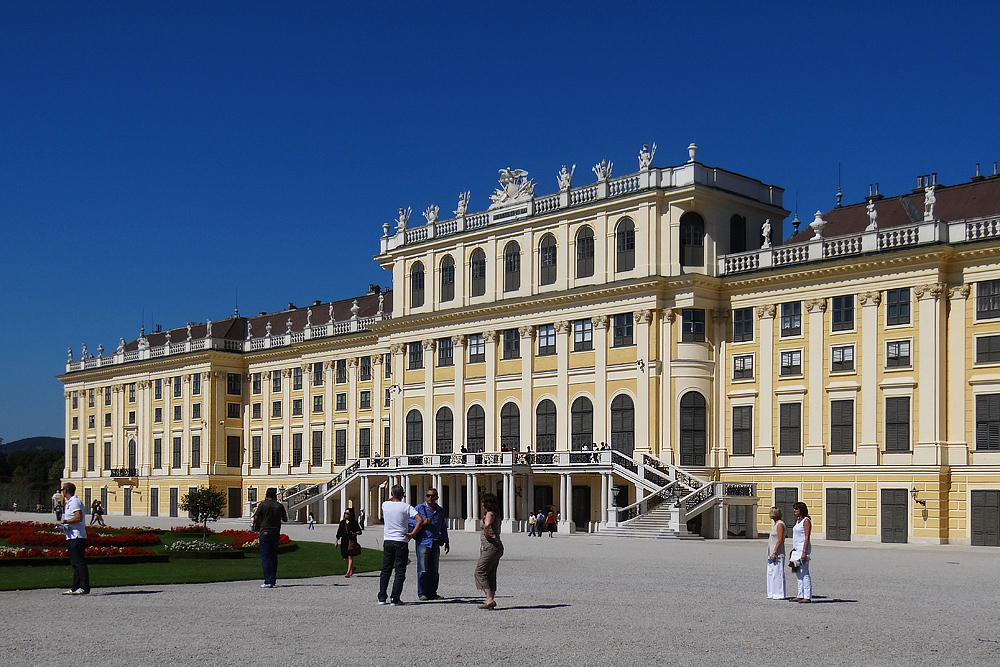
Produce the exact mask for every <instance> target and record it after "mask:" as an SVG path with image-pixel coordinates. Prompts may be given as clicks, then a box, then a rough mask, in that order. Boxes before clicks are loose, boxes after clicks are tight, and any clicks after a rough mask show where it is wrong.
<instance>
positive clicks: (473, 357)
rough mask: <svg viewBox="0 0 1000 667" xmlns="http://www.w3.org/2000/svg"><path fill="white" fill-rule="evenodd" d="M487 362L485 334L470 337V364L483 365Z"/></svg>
mask: <svg viewBox="0 0 1000 667" xmlns="http://www.w3.org/2000/svg"><path fill="white" fill-rule="evenodd" d="M484 361H486V339H485V338H483V334H472V335H471V336H469V363H470V364H481V363H483V362H484Z"/></svg>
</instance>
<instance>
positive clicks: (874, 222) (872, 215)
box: [865, 199, 878, 232]
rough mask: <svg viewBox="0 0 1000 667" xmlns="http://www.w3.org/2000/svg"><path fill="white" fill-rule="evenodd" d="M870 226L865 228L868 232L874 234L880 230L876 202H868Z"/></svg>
mask: <svg viewBox="0 0 1000 667" xmlns="http://www.w3.org/2000/svg"><path fill="white" fill-rule="evenodd" d="M868 220H870V222H869V223H868V226H867V227H865V231H866V232H872V231H875V230H876V229H878V211H876V210H875V200H874V199H869V200H868Z"/></svg>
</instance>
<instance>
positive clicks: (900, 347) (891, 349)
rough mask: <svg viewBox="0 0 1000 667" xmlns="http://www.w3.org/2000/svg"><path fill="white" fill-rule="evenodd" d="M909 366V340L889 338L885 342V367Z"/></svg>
mask: <svg viewBox="0 0 1000 667" xmlns="http://www.w3.org/2000/svg"><path fill="white" fill-rule="evenodd" d="M909 366H910V341H908V340H890V341H889V342H887V343H886V344H885V367H886V368H908V367H909Z"/></svg>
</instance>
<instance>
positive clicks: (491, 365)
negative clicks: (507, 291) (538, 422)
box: [476, 330, 500, 516]
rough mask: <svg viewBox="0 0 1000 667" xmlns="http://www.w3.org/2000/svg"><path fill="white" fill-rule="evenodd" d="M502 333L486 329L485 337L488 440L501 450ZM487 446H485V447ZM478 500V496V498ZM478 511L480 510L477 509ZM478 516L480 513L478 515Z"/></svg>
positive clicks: (495, 449) (494, 447) (494, 448)
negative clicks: (499, 384)
mask: <svg viewBox="0 0 1000 667" xmlns="http://www.w3.org/2000/svg"><path fill="white" fill-rule="evenodd" d="M499 336H500V334H499V333H498V332H497V331H493V330H490V331H484V332H483V339H484V340H485V341H486V409H485V410H486V440H487V444H488V443H489V441H490V438H491V437H492V439H493V451H499V449H500V445H499V441H500V437H499V436H500V434H499V432H498V430H497V427H496V423H497V419H496V416H497V415H496V411H497V394H496V382H497V339H498V338H499ZM485 447H486V446H484V449H485ZM476 501H477V502H478V497H477V499H476ZM477 512H478V510H477ZM477 516H478V515H477Z"/></svg>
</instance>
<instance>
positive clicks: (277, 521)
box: [253, 487, 288, 588]
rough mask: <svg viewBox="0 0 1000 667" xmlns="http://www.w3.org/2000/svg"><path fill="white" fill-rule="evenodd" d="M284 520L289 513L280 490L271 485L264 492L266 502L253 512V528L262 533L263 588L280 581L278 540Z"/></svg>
mask: <svg viewBox="0 0 1000 667" xmlns="http://www.w3.org/2000/svg"><path fill="white" fill-rule="evenodd" d="M282 521H288V514H287V513H286V512H285V506H284V505H282V504H281V503H279V502H278V490H277V489H275V488H274V487H271V488H269V489H268V490H267V491H266V492H265V493H264V502H262V503H261V504H260V505H257V510H256V511H255V512H254V513H253V529H254V530H256V531H258V532H259V533H260V540H259V543H260V566H261V569H262V570H263V571H264V583H263V584H261V585H260V587H261V588H274V587H275V585H276V584H277V582H278V540H279V539H280V537H281V522H282Z"/></svg>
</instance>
